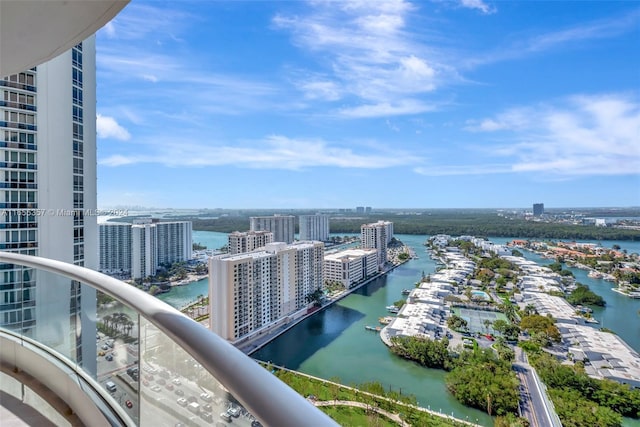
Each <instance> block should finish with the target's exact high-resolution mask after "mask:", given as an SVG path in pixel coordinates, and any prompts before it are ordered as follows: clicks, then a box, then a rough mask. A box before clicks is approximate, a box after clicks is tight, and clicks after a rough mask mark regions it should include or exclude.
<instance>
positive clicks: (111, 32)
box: [103, 21, 116, 38]
mask: <svg viewBox="0 0 640 427" xmlns="http://www.w3.org/2000/svg"><path fill="white" fill-rule="evenodd" d="M103 30H104V32H105V33H106V34H107V37H109V38H113V37H115V36H116V26H115V25H114V24H113V21H109V22H107V25H105V26H104V28H103Z"/></svg>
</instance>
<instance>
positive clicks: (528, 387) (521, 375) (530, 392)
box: [513, 347, 562, 427]
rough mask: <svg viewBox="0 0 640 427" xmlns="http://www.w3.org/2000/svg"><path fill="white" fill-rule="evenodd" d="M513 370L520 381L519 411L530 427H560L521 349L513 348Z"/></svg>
mask: <svg viewBox="0 0 640 427" xmlns="http://www.w3.org/2000/svg"><path fill="white" fill-rule="evenodd" d="M515 354H516V360H515V362H514V363H513V369H514V371H515V372H516V375H517V376H518V379H519V380H520V411H521V413H522V416H523V417H524V418H527V419H528V420H529V423H530V425H531V426H532V427H562V425H561V424H560V422H559V420H558V417H557V415H556V414H555V410H554V408H553V406H551V404H550V403H549V400H548V399H547V398H546V395H543V393H545V391H544V390H543V389H542V385H541V383H540V382H539V381H538V380H537V378H536V376H535V374H534V371H533V368H532V367H531V365H529V363H528V361H527V356H526V354H525V353H524V352H523V351H522V349H521V348H519V347H515Z"/></svg>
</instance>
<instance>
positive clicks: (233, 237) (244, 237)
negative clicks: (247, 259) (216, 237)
mask: <svg viewBox="0 0 640 427" xmlns="http://www.w3.org/2000/svg"><path fill="white" fill-rule="evenodd" d="M227 240H228V243H227V246H228V247H229V253H230V254H232V255H235V254H241V253H245V252H251V251H253V250H256V249H258V248H262V247H264V246H266V245H267V244H268V243H273V233H272V232H270V231H245V232H240V231H234V232H233V233H230V234H229V236H228V238H227Z"/></svg>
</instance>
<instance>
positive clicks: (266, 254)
mask: <svg viewBox="0 0 640 427" xmlns="http://www.w3.org/2000/svg"><path fill="white" fill-rule="evenodd" d="M323 256H324V244H323V243H322V242H296V243H294V244H290V245H288V244H286V243H283V242H275V243H269V244H267V245H266V246H265V247H264V248H263V249H261V250H256V251H253V252H246V253H239V254H235V255H230V254H229V255H219V256H215V257H212V258H211V259H210V260H209V295H210V296H211V298H210V299H209V301H210V313H211V329H212V330H213V332H215V333H216V334H218V335H220V336H221V337H223V338H224V339H226V340H229V341H232V342H237V341H239V340H242V339H244V338H249V337H251V336H252V335H255V334H256V333H259V332H260V331H266V330H268V329H270V328H271V327H275V326H278V325H279V324H280V322H283V321H286V320H287V318H289V317H291V316H294V317H295V316H296V315H300V314H304V313H306V308H307V307H308V305H309V302H310V301H309V298H308V296H309V295H310V294H312V293H313V292H315V291H316V290H318V289H322V280H323V270H322V268H323Z"/></svg>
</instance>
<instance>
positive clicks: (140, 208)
mask: <svg viewBox="0 0 640 427" xmlns="http://www.w3.org/2000/svg"><path fill="white" fill-rule="evenodd" d="M365 207H366V206H365ZM532 208H533V204H531V205H530V206H528V207H464V208H461V207H446V208H443V207H422V208H419V207H386V208H376V207H373V206H371V212H355V209H356V207H351V208H349V207H333V208H317V207H315V208H270V207H266V208H262V207H251V208H183V207H180V208H168V207H165V208H160V207H143V206H127V205H116V206H110V207H104V208H99V210H118V209H123V210H131V211H133V212H146V211H163V210H164V211H181V210H182V211H217V210H221V211H237V210H243V211H326V210H339V209H350V210H353V211H354V213H374V212H376V211H401V210H402V211H412V210H413V211H415V210H421V211H428V210H527V209H529V210H531V209H532ZM544 209H545V211H547V210H567V209H573V210H589V209H593V210H596V209H612V210H615V209H631V210H634V209H637V210H638V211H639V212H638V213H639V214H640V205H638V206H563V207H554V206H547V205H545V206H544ZM275 213H277V212H275Z"/></svg>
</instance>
